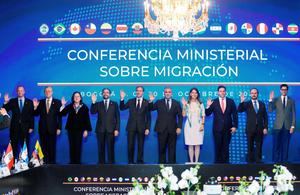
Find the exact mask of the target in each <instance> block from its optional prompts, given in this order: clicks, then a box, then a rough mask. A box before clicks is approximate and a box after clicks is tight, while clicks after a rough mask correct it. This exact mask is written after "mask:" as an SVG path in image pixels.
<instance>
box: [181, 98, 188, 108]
mask: <svg viewBox="0 0 300 195" xmlns="http://www.w3.org/2000/svg"><path fill="white" fill-rule="evenodd" d="M181 103H182V105H183V106H186V105H187V101H186V100H185V98H184V97H182V98H181Z"/></svg>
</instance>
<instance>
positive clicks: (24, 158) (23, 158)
mask: <svg viewBox="0 0 300 195" xmlns="http://www.w3.org/2000/svg"><path fill="white" fill-rule="evenodd" d="M20 157H21V158H20V160H21V161H23V162H26V163H28V150H27V144H26V141H25V142H24V145H23V148H22V150H21V155H20Z"/></svg>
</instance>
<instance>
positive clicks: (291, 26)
mask: <svg viewBox="0 0 300 195" xmlns="http://www.w3.org/2000/svg"><path fill="white" fill-rule="evenodd" d="M287 30H288V33H290V34H291V35H295V34H297V33H298V30H299V28H298V25H297V24H289V25H288V29H287Z"/></svg>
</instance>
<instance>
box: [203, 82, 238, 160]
mask: <svg viewBox="0 0 300 195" xmlns="http://www.w3.org/2000/svg"><path fill="white" fill-rule="evenodd" d="M218 95H219V97H218V98H216V99H214V100H213V101H212V100H211V99H208V100H207V107H206V109H205V114H206V116H209V115H211V114H214V120H213V135H214V143H215V162H216V163H229V144H230V140H231V135H232V134H233V133H235V131H236V129H237V127H238V115H237V109H236V105H235V103H234V101H233V99H230V98H227V97H226V87H225V86H219V87H218Z"/></svg>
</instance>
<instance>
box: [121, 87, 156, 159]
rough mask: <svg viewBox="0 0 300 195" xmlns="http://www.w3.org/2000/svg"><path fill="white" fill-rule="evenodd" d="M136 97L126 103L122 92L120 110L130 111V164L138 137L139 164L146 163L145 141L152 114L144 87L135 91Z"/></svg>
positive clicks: (128, 135) (127, 128)
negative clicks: (145, 96)
mask: <svg viewBox="0 0 300 195" xmlns="http://www.w3.org/2000/svg"><path fill="white" fill-rule="evenodd" d="M135 92H136V97H135V98H132V99H130V100H128V101H127V102H126V103H125V102H124V98H125V95H126V94H125V92H124V91H120V98H121V101H120V110H126V109H129V119H128V122H127V126H126V130H127V139H128V140H127V141H128V163H129V164H133V163H134V160H133V157H134V145H135V138H136V137H137V143H138V154H137V163H138V164H143V163H144V160H143V158H144V140H145V135H146V136H147V135H148V134H149V132H150V126H151V114H150V110H149V103H148V100H146V99H145V98H144V97H143V95H144V87H142V86H137V87H136V89H135Z"/></svg>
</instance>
